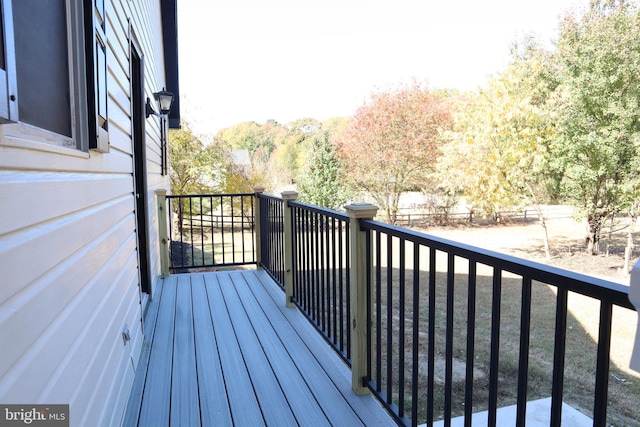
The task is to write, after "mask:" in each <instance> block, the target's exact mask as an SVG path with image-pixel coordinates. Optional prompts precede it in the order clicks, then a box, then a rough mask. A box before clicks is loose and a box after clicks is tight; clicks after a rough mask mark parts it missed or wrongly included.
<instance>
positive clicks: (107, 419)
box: [0, 0, 169, 426]
mask: <svg viewBox="0 0 640 427" xmlns="http://www.w3.org/2000/svg"><path fill="white" fill-rule="evenodd" d="M159 7H160V1H159V0H145V1H136V2H131V1H127V0H113V1H107V7H106V13H107V21H106V22H107V29H106V35H107V42H108V46H107V60H108V70H109V71H108V81H107V84H108V89H109V99H108V111H109V140H110V151H109V153H105V154H102V153H97V152H93V151H91V152H89V153H83V152H79V151H76V150H71V149H65V148H60V147H55V146H52V145H50V144H48V143H46V142H44V141H41V140H38V139H35V138H34V137H33V136H29V135H26V134H23V133H22V132H21V130H20V128H19V126H16V125H0V206H1V209H2V214H1V215H0V273H1V274H2V276H1V277H2V278H1V279H0V280H1V281H2V286H0V349H2V350H1V356H0V402H3V403H31V402H33V403H36V402H40V403H69V404H70V405H71V425H73V426H80V425H118V424H119V423H120V422H121V417H122V413H123V411H124V405H125V404H126V401H127V397H128V394H129V390H130V387H131V383H132V381H133V376H134V372H135V369H136V364H137V359H138V356H139V354H140V349H141V345H142V328H141V323H140V318H141V311H142V307H141V304H140V294H139V283H138V277H139V276H138V269H139V266H138V254H137V250H136V247H137V238H136V219H135V198H134V194H133V191H134V183H133V157H132V156H133V145H132V141H131V133H132V124H131V100H130V97H131V86H130V85H131V82H130V76H129V69H130V64H129V41H128V34H129V22H130V23H131V26H132V29H133V33H135V35H136V37H137V41H138V43H139V45H140V49H141V52H140V53H141V54H142V55H143V56H144V71H145V94H146V96H151V94H152V93H153V92H156V91H158V90H159V89H161V88H162V87H163V86H164V77H163V76H164V68H163V60H162V57H161V53H162V49H161V48H162V45H161V29H160V12H159ZM145 125H146V135H147V141H146V144H147V174H148V176H147V181H148V188H147V192H146V195H147V200H148V216H149V217H148V219H147V222H148V224H149V230H148V233H149V242H148V247H149V251H150V254H149V255H150V268H151V276H152V278H153V280H154V283H153V284H152V288H153V287H154V286H155V281H157V277H158V276H159V271H160V266H159V256H158V248H159V244H158V233H157V230H158V227H157V223H158V221H157V203H156V196H155V191H156V190H158V189H164V190H167V189H168V186H169V180H168V177H167V176H162V175H161V174H160V173H161V171H160V163H161V162H160V160H161V158H160V154H159V153H160V142H159V134H160V132H159V127H158V120H157V119H156V118H155V117H151V118H149V119H148V120H146V121H145ZM125 325H128V327H129V330H130V334H131V341H130V342H128V343H126V344H125V342H124V341H123V339H122V330H123V328H124V326H125Z"/></svg>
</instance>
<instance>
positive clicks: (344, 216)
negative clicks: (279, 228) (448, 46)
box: [289, 200, 349, 222]
mask: <svg viewBox="0 0 640 427" xmlns="http://www.w3.org/2000/svg"><path fill="white" fill-rule="evenodd" d="M289 206H292V207H297V208H302V209H304V210H307V211H311V212H317V213H319V214H322V215H325V216H328V217H330V218H335V219H339V220H341V221H345V222H349V215H347V214H346V213H344V212H340V211H335V210H333V209H327V208H321V207H320V206H316V205H310V204H308V203H303V202H298V201H297V200H289Z"/></svg>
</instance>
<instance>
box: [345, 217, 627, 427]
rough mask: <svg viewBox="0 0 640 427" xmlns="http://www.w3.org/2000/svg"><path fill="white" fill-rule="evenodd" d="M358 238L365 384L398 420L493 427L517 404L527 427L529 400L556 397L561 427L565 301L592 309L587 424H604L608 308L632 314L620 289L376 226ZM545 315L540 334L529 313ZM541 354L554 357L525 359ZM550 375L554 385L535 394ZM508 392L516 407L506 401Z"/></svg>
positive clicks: (367, 223) (555, 418) (554, 416)
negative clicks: (595, 320) (578, 298)
mask: <svg viewBox="0 0 640 427" xmlns="http://www.w3.org/2000/svg"><path fill="white" fill-rule="evenodd" d="M352 226H355V224H352ZM360 229H361V230H363V232H364V233H366V239H367V244H366V247H367V253H366V255H365V256H366V259H367V261H368V264H367V265H368V266H367V271H368V272H370V274H368V278H367V284H368V287H367V295H368V296H369V304H368V305H367V311H368V315H367V319H368V322H367V323H368V324H369V325H371V328H370V329H369V335H368V338H367V344H368V346H369V351H368V359H367V372H368V374H367V378H366V383H367V385H368V387H369V389H370V390H371V391H372V393H374V394H375V395H376V396H377V397H378V398H379V399H380V400H381V401H382V402H383V404H385V405H386V406H387V407H388V409H389V410H390V411H391V412H392V413H393V414H395V416H396V417H397V418H398V420H400V421H402V422H403V423H404V424H406V425H417V424H421V423H424V422H426V425H427V426H431V425H433V423H434V421H436V420H439V419H444V422H445V426H447V425H450V423H451V419H452V417H454V416H460V415H463V416H464V417H465V426H468V425H469V426H470V425H471V414H472V413H473V412H478V411H481V410H487V411H488V425H489V426H495V425H496V413H497V409H498V406H499V405H500V406H508V405H511V404H514V403H515V404H516V405H517V410H516V417H517V418H516V421H515V422H516V424H515V425H518V426H524V425H525V415H526V403H527V401H528V400H531V399H532V398H536V397H547V396H549V394H551V397H552V404H551V425H553V426H559V425H561V417H562V402H563V390H564V379H565V359H566V358H567V354H568V347H567V331H568V328H567V319H568V317H569V312H568V309H567V300H568V296H569V295H570V294H571V293H577V294H582V295H585V296H588V297H590V298H593V299H595V300H597V301H599V306H600V309H599V314H597V313H594V316H598V315H599V325H600V326H599V328H600V329H599V334H598V340H597V344H595V346H596V348H595V353H596V357H595V363H594V366H593V367H592V369H593V372H595V375H594V378H593V389H592V393H593V394H592V396H593V401H592V402H593V406H592V408H593V412H592V418H593V420H594V425H596V426H604V425H606V417H607V403H608V401H607V394H608V379H609V355H610V345H611V341H610V337H611V324H612V323H611V322H612V309H613V306H614V305H616V306H620V307H625V308H628V309H633V307H632V306H631V304H630V303H629V301H628V297H627V295H628V291H627V288H626V287H624V286H622V285H619V284H616V283H612V282H608V281H605V280H600V279H596V278H593V277H588V276H585V275H581V274H577V273H573V272H569V271H565V270H560V269H557V268H553V267H550V266H546V265H542V264H538V263H534V262H530V261H526V260H523V259H518V258H515V257H511V256H507V255H504V254H499V253H496V252H492V251H488V250H483V249H479V248H475V247H471V246H467V245H464V244H460V243H456V242H453V241H448V240H445V239H440V238H436V237H432V236H428V235H426V234H422V233H418V232H414V231H410V230H406V229H403V228H399V227H394V226H390V225H387V224H383V223H380V222H375V221H372V220H361V221H360ZM534 305H535V310H534V309H533V307H534ZM549 307H551V310H553V312H554V313H555V314H553V315H552V316H547V317H551V318H552V319H555V320H554V321H553V322H550V323H551V324H544V321H543V320H541V319H540V318H538V316H537V314H536V311H539V310H541V309H545V308H546V309H547V310H548V309H549ZM532 316H533V317H536V319H535V322H536V326H535V328H536V329H534V327H532ZM479 331H485V333H484V334H482V335H483V336H480V333H478V332H479ZM545 334H546V336H545ZM534 335H535V339H533V340H532V337H533V336H534ZM544 347H548V348H551V349H552V350H551V351H550V353H551V354H552V355H551V356H549V358H548V359H546V360H542V361H537V360H536V361H534V360H532V358H531V355H532V354H533V353H536V354H537V357H536V359H538V358H540V354H541V353H544ZM571 351H573V352H585V351H590V350H589V349H586V348H577V349H576V348H574V349H572V350H571ZM461 368H463V369H461ZM545 370H546V371H548V370H552V374H551V379H550V380H549V381H548V382H547V383H545V384H539V383H540V381H542V378H539V377H544V376H541V375H539V374H540V372H543V371H545ZM534 377H536V378H535V381H529V380H531V379H533V378H534ZM507 388H511V391H512V393H506V394H511V395H512V396H515V402H508V401H507V402H505V400H504V399H503V398H502V396H504V395H505V391H506V390H507Z"/></svg>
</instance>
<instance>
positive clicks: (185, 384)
mask: <svg viewBox="0 0 640 427" xmlns="http://www.w3.org/2000/svg"><path fill="white" fill-rule="evenodd" d="M176 287H177V296H176V313H175V327H174V338H173V370H172V373H171V418H170V421H171V425H188V426H193V427H196V426H199V425H200V404H199V400H198V375H197V371H196V348H195V335H194V331H193V304H192V301H191V280H190V276H178V283H177V284H176Z"/></svg>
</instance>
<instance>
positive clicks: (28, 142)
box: [0, 123, 90, 159]
mask: <svg viewBox="0 0 640 427" xmlns="http://www.w3.org/2000/svg"><path fill="white" fill-rule="evenodd" d="M0 129H1V132H0V147H12V148H23V149H26V150H35V151H43V152H47V153H55V154H60V155H64V156H71V157H78V158H83V159H88V158H89V157H90V155H89V153H87V152H84V151H80V150H78V149H76V148H75V147H65V146H63V144H65V143H68V142H69V141H70V139H69V138H65V137H63V136H59V135H56V134H53V133H51V132H42V131H35V132H34V130H33V129H31V128H30V127H29V126H25V125H22V124H20V123H16V124H5V125H1V126H0ZM45 133H46V134H47V135H44V134H45Z"/></svg>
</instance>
